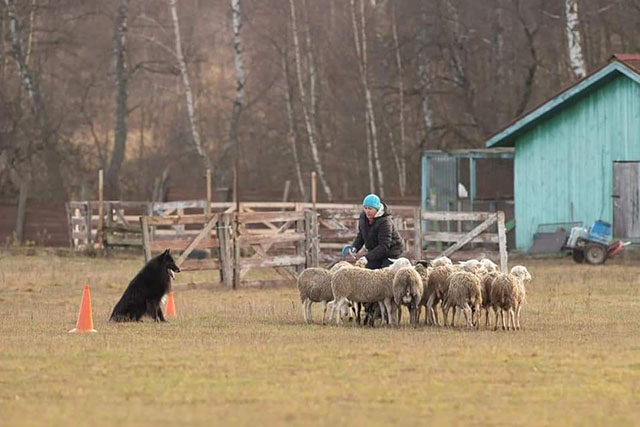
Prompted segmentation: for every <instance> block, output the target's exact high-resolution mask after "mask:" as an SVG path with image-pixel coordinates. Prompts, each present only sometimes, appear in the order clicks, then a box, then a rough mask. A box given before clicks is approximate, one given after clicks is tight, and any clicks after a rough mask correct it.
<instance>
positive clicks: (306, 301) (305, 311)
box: [302, 298, 309, 323]
mask: <svg viewBox="0 0 640 427" xmlns="http://www.w3.org/2000/svg"><path fill="white" fill-rule="evenodd" d="M308 302H309V298H306V299H305V300H304V301H302V317H304V321H305V323H309V319H308V317H307V303H308Z"/></svg>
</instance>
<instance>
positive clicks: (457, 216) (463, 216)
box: [422, 211, 495, 221]
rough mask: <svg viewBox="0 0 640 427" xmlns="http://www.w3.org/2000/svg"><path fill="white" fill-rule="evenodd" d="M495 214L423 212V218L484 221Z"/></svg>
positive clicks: (429, 219)
mask: <svg viewBox="0 0 640 427" xmlns="http://www.w3.org/2000/svg"><path fill="white" fill-rule="evenodd" d="M492 215H495V213H493V212H435V211H434V212H423V213H422V219H426V220H428V221H484V220H486V219H487V218H490V217H491V216H492Z"/></svg>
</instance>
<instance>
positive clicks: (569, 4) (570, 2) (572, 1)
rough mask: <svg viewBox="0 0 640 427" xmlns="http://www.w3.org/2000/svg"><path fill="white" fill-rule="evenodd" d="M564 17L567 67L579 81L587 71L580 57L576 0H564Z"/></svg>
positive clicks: (582, 58) (580, 45)
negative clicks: (567, 57)
mask: <svg viewBox="0 0 640 427" xmlns="http://www.w3.org/2000/svg"><path fill="white" fill-rule="evenodd" d="M564 5H565V16H566V18H567V25H566V33H567V44H568V48H569V66H570V67H571V71H573V74H575V75H576V77H578V78H579V79H581V78H583V77H584V76H586V75H587V70H586V67H585V63H584V56H583V55H582V42H581V39H580V29H579V28H578V27H579V26H580V18H579V15H578V0H565V2H564Z"/></svg>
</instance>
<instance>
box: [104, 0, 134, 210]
mask: <svg viewBox="0 0 640 427" xmlns="http://www.w3.org/2000/svg"><path fill="white" fill-rule="evenodd" d="M128 16H129V0H120V2H119V4H118V12H117V17H116V21H115V27H114V32H113V55H114V58H115V76H114V77H115V84H116V126H115V132H114V142H113V154H112V155H111V162H110V163H109V168H108V169H107V176H106V184H107V185H106V188H105V197H106V199H107V200H118V199H120V167H121V166H122V162H123V161H124V154H125V150H126V143H127V80H128V76H127V64H126V58H125V53H126V45H127V19H128Z"/></svg>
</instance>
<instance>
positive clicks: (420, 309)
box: [416, 305, 422, 324]
mask: <svg viewBox="0 0 640 427" xmlns="http://www.w3.org/2000/svg"><path fill="white" fill-rule="evenodd" d="M421 314H422V306H421V305H418V309H417V311H416V324H418V322H419V321H420V315H421Z"/></svg>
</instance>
